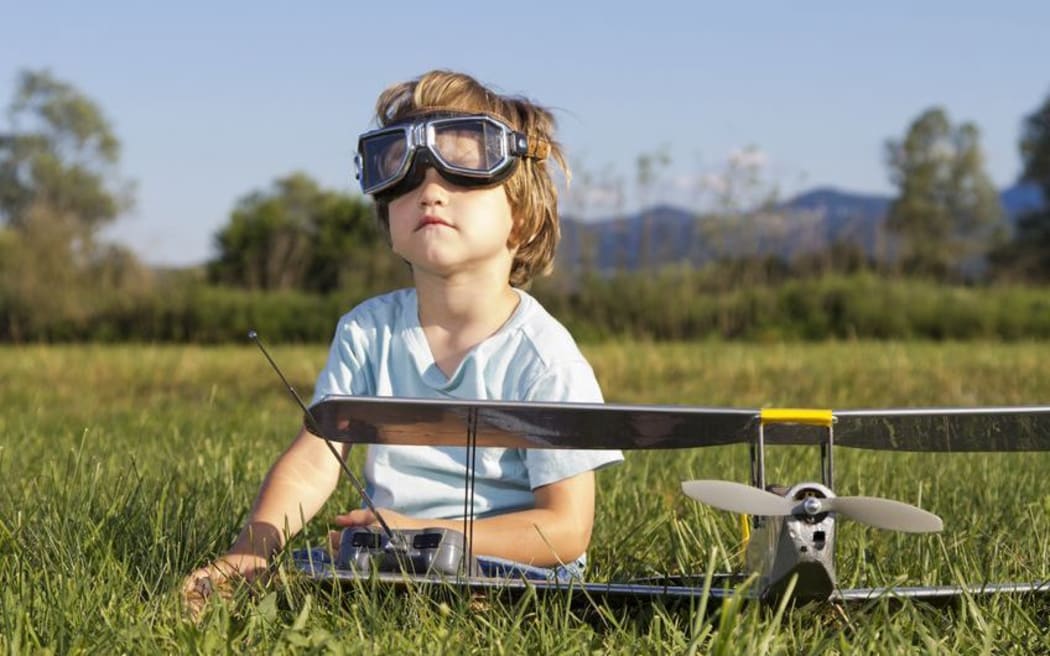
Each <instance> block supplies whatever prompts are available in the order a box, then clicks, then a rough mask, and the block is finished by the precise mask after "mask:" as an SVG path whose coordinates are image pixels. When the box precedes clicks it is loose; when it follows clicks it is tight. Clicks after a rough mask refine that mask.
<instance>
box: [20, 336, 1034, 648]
mask: <svg viewBox="0 0 1050 656" xmlns="http://www.w3.org/2000/svg"><path fill="white" fill-rule="evenodd" d="M585 350H586V352H587V355H588V357H589V358H590V359H591V361H592V363H593V364H594V366H595V370H596V371H597V373H598V375H599V378H600V380H601V382H602V385H603V388H604V390H605V393H606V397H607V399H608V400H610V401H617V402H632V403H633V402H638V403H681V404H695V405H704V406H718V405H729V406H739V407H758V406H816V407H834V408H848V407H878V406H922V405H1013V404H1045V403H1047V401H1048V399H1050V368H1048V367H1046V366H1045V363H1046V361H1047V359H1048V358H1047V356H1048V355H1050V346H1048V345H1047V344H1042V343H1028V344H999V343H972V342H971V343H947V344H931V343H912V342H899V343H893V342H891V343H865V342H860V343H828V344H771V345H741V344H722V343H700V344H645V343H642V344H618V343H603V344H596V345H592V346H590V347H588V348H586V349H585ZM274 355H275V357H276V358H277V359H278V361H279V362H280V363H281V364H282V367H283V368H284V369H285V371H286V373H287V374H288V376H289V378H290V379H291V381H292V383H293V385H295V386H296V388H297V389H299V390H300V391H302V392H309V390H310V388H311V386H312V381H313V377H314V375H315V373H316V371H317V370H318V368H319V367H320V366H321V364H322V363H323V359H324V355H325V350H324V347H320V346H303V347H289V346H282V347H278V348H276V349H274ZM297 421H298V415H297V412H296V411H295V409H294V407H293V406H292V405H291V402H290V401H289V400H288V399H287V398H286V395H285V393H284V391H283V390H282V389H281V387H280V385H279V383H278V381H277V379H276V377H275V376H273V374H272V373H271V372H270V371H269V369H268V368H267V365H266V363H265V362H264V361H263V360H262V358H261V356H259V355H258V353H257V352H256V351H254V350H253V349H252V348H251V347H223V348H199V347H174V346H163V347H161V346H122V347H96V346H79V347H77V346H63V347H19V348H12V347H4V348H0V647H2V648H3V649H4V650H5V651H7V652H15V653H18V652H42V651H54V652H61V653H66V652H99V651H101V652H133V653H138V652H164V653H170V652H180V653H182V652H209V653H210V652H215V651H245V650H247V651H252V652H262V651H265V652H276V653H284V652H295V653H298V652H318V653H344V652H345V653H366V652H367V653H374V652H375V651H377V650H379V649H385V650H388V651H389V652H390V653H414V652H421V651H424V650H425V651H427V652H428V653H464V652H483V653H514V654H517V653H523V652H529V653H556V652H557V653H562V652H563V653H594V652H600V653H626V654H636V653H688V652H690V651H694V652H696V653H851V654H852V653H861V654H863V653H911V652H919V653H1031V652H1050V623H1048V620H1047V619H1046V618H1047V616H1048V614H1050V603H1048V602H1047V601H1046V600H1042V599H1025V598H1015V597H996V598H985V599H972V600H971V599H967V600H963V602H962V603H961V604H960V605H959V607H958V608H956V609H954V610H952V611H949V612H943V611H934V610H931V609H930V608H928V607H925V606H923V605H921V604H913V603H905V604H903V605H901V606H900V607H896V606H893V605H891V604H888V603H884V602H876V603H872V604H869V605H868V606H866V607H861V608H855V607H849V608H842V609H839V608H835V607H831V606H811V607H804V608H798V609H793V610H783V611H782V612H778V611H777V609H768V608H763V607H759V606H756V605H740V606H738V605H736V604H732V603H731V604H729V606H728V607H727V608H726V609H724V610H723V612H722V613H720V614H715V615H708V614H702V613H698V612H690V610H689V609H688V608H685V609H683V608H673V607H669V606H664V605H662V604H655V605H646V606H643V607H640V608H635V609H632V610H629V611H624V610H617V609H609V608H603V607H600V606H597V607H593V608H590V609H589V610H587V612H582V611H581V610H580V609H578V608H572V607H570V606H569V605H568V603H567V600H566V599H562V598H545V599H536V598H531V597H530V598H525V599H523V600H521V601H519V602H516V603H511V602H502V601H499V600H494V601H491V602H489V603H488V604H485V605H484V606H483V607H481V608H479V607H478V605H477V604H474V605H471V604H470V601H469V600H466V599H461V598H456V597H449V598H443V599H442V598H432V597H428V596H423V595H415V594H410V595H407V596H406V595H393V594H391V593H390V591H389V590H385V589H382V588H376V587H370V586H367V585H366V586H363V587H362V589H360V590H356V591H342V592H337V593H335V594H334V595H332V594H329V593H326V592H325V591H323V590H321V589H319V588H317V587H316V586H313V585H311V584H309V583H304V582H302V581H299V580H295V579H293V578H290V576H291V571H290V570H289V569H288V568H287V566H286V565H281V566H279V568H278V577H277V579H278V580H277V581H276V582H275V583H274V584H272V585H271V586H269V587H267V588H263V589H260V590H256V591H253V592H252V593H251V594H249V593H248V591H241V594H240V596H239V597H238V598H237V599H236V600H235V602H234V603H232V604H230V605H228V606H223V605H216V606H215V607H214V608H213V610H212V611H211V612H210V613H209V614H208V615H207V616H206V618H205V620H204V622H203V624H201V625H200V626H194V625H191V624H188V623H186V622H183V621H182V619H181V611H180V607H179V603H178V598H177V595H176V591H177V589H178V587H179V583H180V581H181V579H182V577H183V576H185V574H186V573H188V572H189V571H190V570H192V569H193V568H194V567H196V566H198V565H200V564H203V563H204V562H206V561H208V560H209V559H211V558H213V557H215V556H216V555H218V554H220V553H222V551H223V550H224V548H225V547H226V546H227V545H228V544H229V543H230V541H231V540H232V538H233V536H234V535H235V533H236V531H237V529H238V528H239V526H240V524H241V522H242V521H243V519H244V513H245V512H246V510H247V508H248V505H249V503H250V501H251V498H252V495H253V494H254V492H255V490H256V488H257V486H258V484H259V482H260V480H261V479H262V477H263V475H264V474H265V472H266V469H267V467H268V466H269V465H270V463H271V462H272V460H273V458H274V457H275V455H276V454H277V453H279V451H280V450H281V449H282V448H283V447H284V446H285V445H286V443H287V441H288V440H289V439H290V437H291V435H292V434H293V432H294V430H295V428H296V426H297ZM360 455H361V453H360V451H358V452H357V454H356V457H358V458H359V457H360ZM768 460H769V463H768V464H769V466H770V468H771V474H770V480H779V481H795V480H799V479H812V478H814V477H816V476H817V463H818V460H817V455H816V453H813V452H810V451H809V450H806V449H789V448H786V447H781V448H776V449H773V450H772V452H771V453H770V457H769V459H768ZM836 464H837V479H838V491H839V492H840V493H843V494H868V495H880V496H883V495H884V496H889V497H893V498H896V499H901V500H904V501H908V502H914V503H920V504H921V505H922V506H923V507H925V508H928V509H930V510H932V511H934V512H937V513H938V514H940V515H941V516H943V517H944V519H945V523H946V530H945V531H944V533H943V534H941V535H939V536H909V535H897V534H893V533H889V532H885V531H877V530H874V529H866V528H863V527H861V526H859V525H856V524H848V525H845V526H844V527H843V529H842V530H841V531H840V532H839V536H838V537H839V544H838V547H837V555H838V559H837V560H838V568H839V576H840V581H841V583H842V584H844V585H846V586H863V587H867V586H875V585H883V584H889V583H894V582H900V583H904V584H908V585H916V584H951V583H961V582H981V581H997V580H1025V581H1027V580H1039V579H1048V578H1050V482H1048V481H1047V480H1046V476H1045V472H1046V471H1047V470H1048V466H1050V455H1048V454H1042V453H1037V454H950V455H946V454H902V453H886V452H880V453H875V452H865V451H851V450H845V449H840V450H839V451H838V454H837V461H836ZM746 471H747V458H746V452H745V451H744V450H743V449H741V448H739V447H726V448H717V449H705V450H695V451H687V452H634V453H631V454H628V460H627V462H626V463H625V464H624V465H622V466H619V467H616V468H612V469H609V470H607V471H603V472H601V473H600V475H599V495H600V496H599V500H598V509H597V524H596V529H595V535H594V540H593V542H592V547H591V550H590V557H591V562H592V570H591V572H590V576H591V578H592V579H594V580H614V579H623V578H627V577H634V576H647V575H651V574H659V573H703V572H705V571H708V570H710V569H712V568H713V569H714V571H727V570H729V569H731V568H732V567H734V566H735V564H736V553H737V550H738V546H739V545H738V542H739V534H738V530H737V521H736V518H735V517H734V516H732V515H729V514H726V513H721V512H718V511H712V510H709V509H707V508H705V507H702V506H700V505H699V504H696V503H693V502H691V501H689V500H688V499H684V498H683V497H682V495H681V494H680V492H679V491H678V484H679V481H680V480H682V479H688V478H731V479H736V480H745V479H746ZM345 488H346V489H342V490H340V491H339V492H338V493H337V494H336V496H335V497H334V498H333V500H332V501H331V502H330V503H329V505H328V506H327V507H326V509H325V511H323V512H322V516H321V517H319V518H318V519H317V520H315V521H314V522H313V523H312V525H311V526H310V527H309V528H308V530H307V531H306V532H305V534H304V535H303V536H301V537H300V538H297V540H296V542H295V544H296V545H303V544H306V543H307V542H308V541H311V540H318V539H319V538H320V537H321V536H322V535H323V533H324V532H325V530H327V526H326V522H327V519H328V518H330V517H331V515H332V514H334V513H335V512H336V511H337V510H339V509H341V508H346V507H348V506H352V505H357V500H356V499H355V498H354V497H353V495H352V494H351V492H350V490H349V489H348V488H349V486H345ZM282 581H283V584H282ZM694 610H695V609H694Z"/></svg>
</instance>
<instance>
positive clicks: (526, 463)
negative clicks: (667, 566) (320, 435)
mask: <svg viewBox="0 0 1050 656" xmlns="http://www.w3.org/2000/svg"><path fill="white" fill-rule="evenodd" d="M515 291H516V292H517V293H518V296H519V298H520V302H519V303H518V307H517V309H516V310H515V311H514V313H513V314H512V315H511V317H510V319H508V320H507V322H506V323H505V324H504V325H503V326H502V327H501V328H500V329H499V330H498V331H497V332H496V333H495V334H494V335H492V336H491V337H489V338H488V339H486V340H485V341H483V342H481V343H480V344H478V345H477V346H476V347H474V348H473V349H472V350H471V351H470V352H469V353H468V354H467V356H466V357H465V358H464V359H463V362H461V363H460V365H459V368H458V369H456V371H455V373H454V374H453V375H452V376H451V378H447V377H446V376H445V374H444V373H443V372H442V371H441V370H440V369H439V368H438V366H437V365H436V364H435V363H434V358H433V356H432V355H431V352H430V346H429V344H428V343H427V340H426V336H425V335H424V334H423V329H422V327H421V326H420V325H419V311H418V303H417V299H416V291H415V289H402V290H399V291H396V292H391V293H389V294H385V295H383V296H377V297H375V298H372V299H370V300H368V301H365V302H364V303H362V304H361V305H359V306H357V307H356V308H354V309H353V310H351V311H350V312H349V313H347V314H346V315H344V316H343V317H342V318H341V319H340V320H339V325H338V327H337V328H336V332H335V337H334V339H333V340H332V347H331V351H330V352H329V355H328V363H327V364H326V365H325V368H324V370H323V371H322V372H321V374H320V375H319V376H318V378H317V385H316V387H315V388H314V396H313V403H317V402H318V401H320V400H321V399H322V398H323V397H324V396H325V395H328V394H343V395H347V394H348V395H355V396H398V397H414V398H438V399H449V398H452V399H467V400H503V401H568V402H580V403H601V402H602V400H603V399H602V393H601V389H600V388H599V387H598V381H597V380H596V379H595V377H594V371H593V370H592V369H591V366H590V365H589V364H588V363H587V361H586V360H585V359H584V357H583V355H582V354H581V353H580V350H579V348H577V346H576V343H575V342H574V341H573V339H572V336H571V335H569V332H568V331H567V330H565V328H564V327H563V326H562V325H561V324H560V323H558V321H557V320H556V319H554V317H552V316H551V315H550V314H549V313H548V312H547V311H546V310H544V309H543V307H542V306H541V305H540V304H539V303H538V302H537V301H536V300H535V299H534V298H532V296H530V295H528V294H527V293H525V292H523V291H521V290H517V289H516V290H515ZM622 459H623V455H622V454H621V453H620V452H619V451H617V450H570V449H501V448H479V449H477V458H476V463H475V464H476V482H475V490H474V492H475V495H474V511H475V514H476V515H477V516H479V517H483V516H485V515H490V514H500V513H505V512H510V511H513V510H519V509H525V508H531V507H533V505H534V497H533V493H532V490H533V489H535V488H537V487H540V486H542V485H547V484H549V483H554V482H556V481H560V480H562V479H565V478H568V477H570V476H575V475H576V474H580V473H582V472H585V471H589V470H592V469H598V468H600V467H604V466H606V465H610V464H613V463H615V462H619V461H621V460H622ZM465 473H466V450H465V449H464V448H462V447H429V446H388V445H375V444H372V445H369V446H368V454H367V458H366V460H365V469H364V476H365V480H366V483H367V488H368V493H369V495H370V496H371V497H372V499H373V500H374V501H375V503H376V505H377V506H380V507H386V508H392V509H393V510H396V511H397V512H401V513H404V514H407V515H411V516H414V517H431V518H443V519H456V518H461V517H462V516H463V494H464V485H465V478H464V476H465Z"/></svg>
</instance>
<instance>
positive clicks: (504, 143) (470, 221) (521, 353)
mask: <svg viewBox="0 0 1050 656" xmlns="http://www.w3.org/2000/svg"><path fill="white" fill-rule="evenodd" d="M376 116H377V120H378V123H379V126H380V127H379V129H377V130H373V131H371V132H367V133H365V134H363V135H362V136H361V138H360V141H359V143H358V156H357V165H358V176H359V178H360V180H361V186H362V189H363V191H364V192H365V193H368V194H371V195H372V196H373V198H374V199H375V203H376V211H377V215H378V219H379V223H380V225H381V226H382V228H383V229H384V231H385V232H386V234H387V236H388V237H389V241H390V245H391V247H392V248H393V250H394V252H395V253H397V254H398V255H399V256H401V257H402V258H403V259H404V260H405V261H407V262H408V263H409V264H410V266H411V268H412V276H413V282H414V287H413V288H410V289H404V290H399V291H396V292H392V293H390V294H386V295H383V296H379V297H376V298H373V299H370V300H368V301H366V302H364V303H362V304H361V305H359V306H358V307H356V308H354V309H353V310H352V311H351V312H349V313H348V314H347V315H345V316H344V317H342V319H341V320H340V322H339V325H338V327H337V329H336V333H335V337H334V339H333V341H332V346H331V351H330V353H329V357H328V362H327V365H326V366H325V369H324V370H323V371H322V372H321V374H320V376H319V377H318V380H317V385H316V388H315V391H314V402H317V401H318V400H320V399H321V398H322V397H323V396H325V395H326V394H353V395H365V396H400V397H436V398H462V399H491V400H508V401H572V402H601V400H602V397H601V391H600V389H599V387H598V383H597V381H596V380H595V378H594V374H593V372H592V370H591V368H590V365H588V363H587V362H586V360H585V359H584V358H583V356H582V355H581V354H580V352H579V350H578V349H577V347H576V344H575V343H574V342H573V340H572V338H571V336H570V335H569V334H568V332H567V331H566V330H565V329H564V328H563V327H562V326H561V324H559V323H558V322H557V321H556V320H555V319H553V318H552V317H551V316H550V315H549V314H547V312H546V311H545V310H544V309H543V308H542V307H541V306H540V305H539V304H538V303H537V302H536V301H535V299H533V298H532V297H531V296H529V295H528V294H526V293H525V292H523V291H521V290H520V289H517V287H518V286H521V285H524V284H526V283H528V282H529V280H531V279H532V278H533V277H534V276H535V275H537V274H541V273H546V272H547V271H548V270H549V268H550V264H551V261H552V259H553V257H554V249H555V246H556V244H557V240H558V233H559V231H558V214H557V190H556V189H555V186H554V183H553V181H552V179H551V175H550V171H549V169H548V160H553V163H555V164H557V165H559V166H561V168H562V169H563V170H564V171H565V172H566V177H567V175H568V171H567V167H566V165H565V162H564V158H563V156H562V153H561V149H560V147H559V146H558V144H557V143H555V142H554V140H553V129H554V120H553V117H552V116H551V114H550V112H549V111H547V110H546V109H544V108H542V107H540V106H538V105H535V104H533V103H532V102H530V101H528V100H526V99H523V98H519V97H510V96H501V95H498V94H496V93H495V92H493V91H491V90H489V89H487V88H486V87H484V86H482V85H481V84H479V83H478V82H477V81H476V80H474V79H473V78H471V77H469V76H467V75H463V74H459V73H452V72H448V71H432V72H430V73H427V74H425V75H423V76H421V77H420V78H418V79H416V80H412V81H409V82H405V83H402V84H397V85H394V86H392V87H390V88H388V89H387V90H386V91H384V92H383V93H382V94H381V95H380V97H379V100H378V101H377V104H376ZM621 459H622V456H621V454H620V453H619V452H618V451H590V450H587V451H570V450H543V449H529V450H515V449H496V448H485V449H478V453H477V462H476V477H477V478H476V488H475V508H476V509H477V513H478V517H479V519H478V520H477V521H476V522H475V524H474V529H473V539H474V545H473V551H474V553H475V554H479V555H482V556H484V557H489V560H490V561H491V562H506V561H509V562H512V563H520V564H522V565H524V566H532V567H539V568H559V567H560V566H562V565H563V564H570V568H569V570H568V571H569V572H572V571H573V568H574V567H575V568H576V570H575V571H578V568H579V567H581V566H582V564H583V558H584V554H585V551H586V548H587V545H588V543H589V541H590V536H591V527H592V524H593V519H594V470H595V469H597V468H599V467H603V466H605V465H608V464H612V463H614V462H618V461H619V460H621ZM465 462H466V458H465V449H462V448H436V447H401V446H378V445H371V446H370V447H369V449H368V454H367V458H366V464H365V471H364V474H365V479H366V482H367V487H368V491H369V493H370V495H371V496H372V497H373V499H374V501H375V503H376V505H377V506H378V507H379V508H380V512H381V514H382V516H383V518H384V519H385V520H386V522H387V523H388V524H389V525H390V526H391V527H392V528H395V529H396V528H424V527H430V526H447V527H450V528H460V527H461V526H462V517H461V515H462V511H463V484H464V482H463V481H464V472H465ZM339 475H340V468H339V465H338V463H337V462H336V460H335V458H333V457H332V454H331V453H330V452H329V451H328V449H327V447H326V446H325V445H324V442H323V441H322V440H320V439H317V438H316V437H315V436H313V435H312V434H310V433H309V432H307V431H306V430H305V429H303V430H301V431H300V433H299V435H298V436H297V437H296V438H295V440H294V441H293V442H292V444H291V446H290V447H289V448H288V449H287V450H286V451H285V452H284V453H283V454H282V455H281V456H280V457H279V458H278V460H277V462H276V463H275V464H274V465H273V467H272V468H271V469H270V471H269V473H268V474H267V476H266V479H265V481H264V482H263V484H262V487H261V489H260V490H259V494H258V496H257V497H256V500H255V503H254V505H253V506H252V510H251V514H250V516H249V520H248V522H247V524H246V525H245V527H244V529H243V530H242V531H241V533H240V536H239V537H238V539H237V541H236V542H235V543H234V545H233V546H232V547H231V548H230V551H229V552H228V553H227V554H226V555H225V556H223V557H221V558H219V559H218V560H217V561H216V562H215V563H213V564H211V565H209V566H206V567H203V568H201V569H199V570H197V571H196V572H194V573H193V574H191V575H190V576H189V577H188V579H187V580H186V584H185V586H184V588H183V593H184V596H185V598H186V600H187V603H189V604H190V606H191V610H193V609H195V608H199V607H200V604H201V603H202V602H203V600H204V598H206V597H207V595H208V594H210V592H211V590H212V589H213V587H214V586H216V585H221V584H223V583H225V582H226V581H228V580H229V579H231V578H235V577H246V578H253V577H254V576H256V575H258V574H259V573H261V572H262V571H264V570H265V569H266V566H267V561H268V558H269V556H270V555H271V554H272V553H273V552H274V551H276V550H277V549H279V548H281V547H282V546H283V544H284V542H285V540H286V539H287V538H288V537H290V535H291V534H294V533H296V532H297V531H298V530H299V529H301V528H302V523H303V521H308V520H309V519H310V518H312V517H313V516H314V515H315V514H316V513H317V512H318V511H319V510H320V508H321V506H322V505H323V504H324V502H325V500H327V498H328V497H329V495H330V494H331V492H332V491H333V489H334V488H335V485H336V484H337V482H338V480H339ZM335 522H336V524H338V525H340V526H343V527H357V526H368V525H372V524H374V523H376V518H375V517H374V516H373V514H372V512H371V511H369V510H366V509H360V510H354V511H351V512H349V513H346V514H343V515H339V516H337V517H336V518H335ZM285 527H287V529H288V532H289V534H287V535H286V534H285V532H284V530H283V529H284V528H285ZM551 572H552V573H553V574H554V575H564V574H565V573H566V570H562V569H553V570H551Z"/></svg>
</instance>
